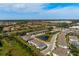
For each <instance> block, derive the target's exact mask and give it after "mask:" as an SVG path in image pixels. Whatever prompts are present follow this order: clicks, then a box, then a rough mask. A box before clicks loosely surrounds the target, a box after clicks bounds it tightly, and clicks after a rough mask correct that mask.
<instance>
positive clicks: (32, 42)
mask: <svg viewBox="0 0 79 59" xmlns="http://www.w3.org/2000/svg"><path fill="white" fill-rule="evenodd" d="M21 38H22V39H24V40H25V41H27V42H28V43H29V44H30V45H32V46H35V47H36V48H38V49H44V48H45V47H47V45H46V44H45V43H43V42H41V41H39V40H37V39H36V38H35V37H33V36H26V35H25V36H21Z"/></svg>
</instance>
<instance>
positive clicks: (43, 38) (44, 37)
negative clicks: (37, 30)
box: [38, 35, 49, 41]
mask: <svg viewBox="0 0 79 59" xmlns="http://www.w3.org/2000/svg"><path fill="white" fill-rule="evenodd" d="M38 38H40V39H41V40H45V41H46V40H48V39H49V36H45V35H43V36H39V37H38Z"/></svg>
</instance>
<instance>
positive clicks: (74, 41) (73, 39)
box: [69, 36, 79, 48]
mask: <svg viewBox="0 0 79 59" xmlns="http://www.w3.org/2000/svg"><path fill="white" fill-rule="evenodd" d="M69 39H70V40H69V43H70V44H72V45H74V46H75V47H77V48H79V39H78V38H77V36H69Z"/></svg>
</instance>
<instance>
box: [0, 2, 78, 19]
mask: <svg viewBox="0 0 79 59" xmlns="http://www.w3.org/2000/svg"><path fill="white" fill-rule="evenodd" d="M0 19H1V20H2V19H3V20H4V19H79V3H0Z"/></svg>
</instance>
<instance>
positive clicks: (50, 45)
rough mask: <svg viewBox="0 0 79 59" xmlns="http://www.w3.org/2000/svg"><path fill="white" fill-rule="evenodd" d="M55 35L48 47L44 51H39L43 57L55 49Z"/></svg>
mask: <svg viewBox="0 0 79 59" xmlns="http://www.w3.org/2000/svg"><path fill="white" fill-rule="evenodd" d="M57 35H58V33H56V34H55V35H53V36H52V39H51V41H50V43H49V46H48V47H47V48H46V49H45V50H43V51H41V52H42V53H43V54H44V55H46V54H47V53H48V52H51V51H52V50H53V49H54V48H55V42H56V38H57Z"/></svg>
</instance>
